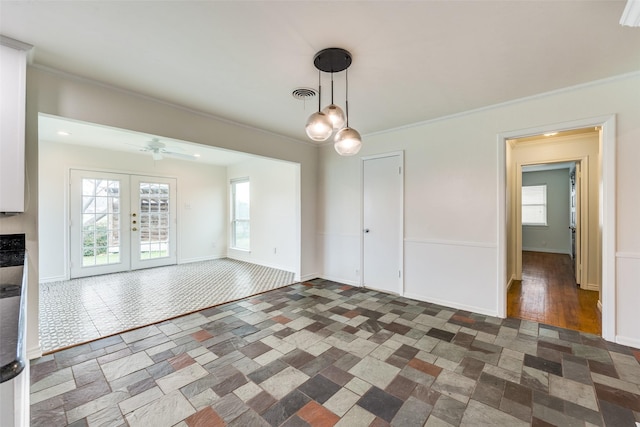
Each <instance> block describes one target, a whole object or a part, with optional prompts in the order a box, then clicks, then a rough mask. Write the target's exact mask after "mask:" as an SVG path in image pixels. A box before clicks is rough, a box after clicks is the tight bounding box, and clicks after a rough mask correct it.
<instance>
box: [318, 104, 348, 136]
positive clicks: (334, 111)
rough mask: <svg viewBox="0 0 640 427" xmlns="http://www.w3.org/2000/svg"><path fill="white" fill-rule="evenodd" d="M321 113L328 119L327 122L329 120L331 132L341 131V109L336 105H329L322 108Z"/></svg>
mask: <svg viewBox="0 0 640 427" xmlns="http://www.w3.org/2000/svg"><path fill="white" fill-rule="evenodd" d="M322 112H323V113H324V114H326V115H327V116H328V117H329V120H331V124H333V130H338V129H342V128H343V127H344V122H345V118H344V111H342V108H340V107H338V106H337V105H336V104H331V105H328V106H326V107H324V109H323V110H322Z"/></svg>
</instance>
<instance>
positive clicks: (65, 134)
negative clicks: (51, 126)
mask: <svg viewBox="0 0 640 427" xmlns="http://www.w3.org/2000/svg"><path fill="white" fill-rule="evenodd" d="M58 135H60V136H69V135H71V132H67V131H66V130H59V131H58Z"/></svg>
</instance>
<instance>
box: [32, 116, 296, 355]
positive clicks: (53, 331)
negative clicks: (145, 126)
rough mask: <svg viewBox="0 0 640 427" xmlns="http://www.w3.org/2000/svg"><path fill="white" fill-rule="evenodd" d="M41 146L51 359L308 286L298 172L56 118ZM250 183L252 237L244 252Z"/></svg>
mask: <svg viewBox="0 0 640 427" xmlns="http://www.w3.org/2000/svg"><path fill="white" fill-rule="evenodd" d="M38 138H39V141H38V158H39V161H38V180H39V181H38V189H39V191H38V211H39V215H38V246H39V257H38V276H39V277H38V281H39V284H40V292H39V295H40V310H39V325H38V329H39V331H40V336H41V343H44V340H43V339H42V336H43V335H44V334H46V335H48V336H49V337H52V339H50V340H49V341H48V343H49V344H50V345H49V344H47V343H44V344H43V347H44V348H45V349H46V350H52V349H59V348H61V347H64V346H67V345H76V344H78V343H81V342H87V341H90V340H92V339H97V338H100V337H104V336H108V335H111V334H114V333H119V332H122V331H124V330H128V329H131V328H135V327H140V326H144V325H146V324H149V323H156V322H159V321H162V320H165V319H167V318H169V317H175V316H178V315H182V314H186V313H189V312H192V311H194V310H199V309H203V308H207V307H209V306H211V305H216V304H220V303H223V302H227V301H229V299H230V298H232V299H238V298H245V297H248V296H251V295H254V294H256V293H260V292H264V291H267V290H271V289H275V288H276V287H282V286H286V285H290V284H292V283H294V282H296V281H300V269H301V191H300V164H299V163H295V162H289V161H284V160H278V159H271V158H265V157H262V156H257V155H252V154H247V153H241V152H235V151H230V150H225V149H221V148H217V147H210V146H205V145H201V144H195V143H190V142H187V141H182V140H177V139H172V138H168V137H162V136H158V135H150V134H144V133H140V132H135V131H130V130H126V129H118V128H113V127H109V126H104V125H100V124H94V123H86V122H80V121H75V120H71V119H67V118H62V117H56V116H50V115H46V114H40V115H39V123H38ZM239 178H246V179H250V180H251V182H252V184H251V188H250V197H251V203H250V204H248V203H247V204H246V208H247V209H250V211H251V212H250V216H247V217H246V218H244V217H243V219H246V220H247V221H248V220H249V218H250V222H251V224H250V232H251V238H250V239H249V238H248V233H249V227H248V224H245V227H244V233H245V234H244V240H243V242H244V244H243V245H238V244H237V239H236V244H235V245H234V244H232V239H231V234H232V229H233V227H232V222H231V220H232V218H231V214H230V212H231V209H230V208H231V202H232V200H231V195H230V193H231V183H232V182H235V181H237V180H238V179H239ZM245 213H248V212H245ZM236 237H237V235H236ZM230 278H233V279H234V280H229V279H230ZM212 279H215V280H214V281H213V282H212ZM67 297H68V298H67ZM56 298H58V299H56ZM65 298H66V299H65ZM60 301H63V302H64V304H62V303H60ZM119 304H120V305H119ZM58 337H62V338H63V339H62V340H58ZM67 338H69V340H68V341H67Z"/></svg>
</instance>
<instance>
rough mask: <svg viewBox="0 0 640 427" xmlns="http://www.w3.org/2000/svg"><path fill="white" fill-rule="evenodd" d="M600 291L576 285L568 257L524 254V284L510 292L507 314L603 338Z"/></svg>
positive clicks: (513, 285)
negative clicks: (588, 289)
mask: <svg viewBox="0 0 640 427" xmlns="http://www.w3.org/2000/svg"><path fill="white" fill-rule="evenodd" d="M597 303H598V292H597V291H585V290H582V289H580V288H579V287H578V286H577V285H576V281H575V277H574V274H573V260H572V259H571V257H570V256H569V255H563V254H550V253H542V252H527V251H523V252H522V281H515V282H514V283H513V284H512V285H511V287H510V288H509V292H508V293H507V315H508V316H509V317H516V318H519V319H527V320H533V321H536V322H540V323H546V324H548V325H553V326H559V327H562V328H568V329H574V330H578V331H582V332H589V333H592V334H597V335H600V334H601V331H602V320H601V316H600V311H599V310H598V307H597Z"/></svg>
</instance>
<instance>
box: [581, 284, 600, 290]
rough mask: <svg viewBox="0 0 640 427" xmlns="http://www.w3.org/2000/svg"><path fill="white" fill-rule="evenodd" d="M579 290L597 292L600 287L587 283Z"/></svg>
mask: <svg viewBox="0 0 640 427" xmlns="http://www.w3.org/2000/svg"><path fill="white" fill-rule="evenodd" d="M580 289H582V290H583V291H599V290H600V286H598V285H596V284H594V283H587V284H586V285H580Z"/></svg>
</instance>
